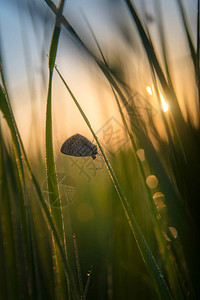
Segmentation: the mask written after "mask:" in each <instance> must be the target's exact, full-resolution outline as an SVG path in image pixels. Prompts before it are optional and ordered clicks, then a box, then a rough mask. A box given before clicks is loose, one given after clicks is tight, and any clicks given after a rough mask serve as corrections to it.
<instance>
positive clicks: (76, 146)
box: [60, 133, 99, 159]
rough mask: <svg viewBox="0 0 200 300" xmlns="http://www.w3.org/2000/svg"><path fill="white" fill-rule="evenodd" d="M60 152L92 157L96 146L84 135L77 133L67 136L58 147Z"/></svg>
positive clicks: (94, 156) (94, 154)
mask: <svg viewBox="0 0 200 300" xmlns="http://www.w3.org/2000/svg"><path fill="white" fill-rule="evenodd" d="M60 151H61V153H63V154H66V155H70V156H76V157H87V156H91V157H92V158H93V159H95V158H96V155H98V154H99V153H98V152H97V146H96V145H94V144H93V143H91V142H90V141H89V140H88V139H87V138H86V137H84V136H82V135H81V134H79V133H77V134H74V135H72V136H71V137H70V138H68V139H67V140H66V141H65V142H64V143H63V144H62V147H61V149H60Z"/></svg>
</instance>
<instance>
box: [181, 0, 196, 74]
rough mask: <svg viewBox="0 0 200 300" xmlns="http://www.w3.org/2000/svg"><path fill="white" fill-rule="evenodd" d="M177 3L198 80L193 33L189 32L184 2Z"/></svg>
mask: <svg viewBox="0 0 200 300" xmlns="http://www.w3.org/2000/svg"><path fill="white" fill-rule="evenodd" d="M176 2H177V4H178V7H179V11H180V16H181V18H182V22H183V28H184V29H185V33H186V37H187V42H188V45H189V48H190V53H191V58H192V62H193V65H194V70H195V72H196V78H197V64H196V63H197V58H196V52H195V48H194V44H193V41H192V37H191V33H190V30H189V26H188V22H187V18H186V13H185V9H184V6H183V2H182V0H176Z"/></svg>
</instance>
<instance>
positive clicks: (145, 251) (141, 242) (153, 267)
mask: <svg viewBox="0 0 200 300" xmlns="http://www.w3.org/2000/svg"><path fill="white" fill-rule="evenodd" d="M56 71H57V73H58V75H59V76H60V78H61V80H62V81H63V83H64V85H65V87H66V88H67V90H68V92H69V94H70V96H71V97H72V99H73V101H74V103H75V104H76V106H77V108H78V110H79V112H80V113H81V115H82V117H83V119H84V121H85V122H86V124H87V126H88V128H89V129H90V131H91V133H92V135H93V137H94V139H95V141H96V143H97V145H98V147H99V149H100V151H101V153H102V156H103V158H104V161H105V163H106V166H107V169H108V172H109V175H110V177H111V179H112V182H113V184H114V187H115V189H116V191H117V193H118V196H119V199H120V201H121V204H122V206H123V209H124V212H125V215H126V218H127V221H128V224H129V226H130V228H131V231H132V233H133V235H134V237H135V239H136V242H137V244H138V247H139V249H140V252H141V255H142V257H143V260H144V262H145V264H146V266H147V269H148V270H149V272H150V274H151V276H152V279H153V281H154V283H155V286H156V289H157V292H158V294H159V295H160V297H161V298H162V299H172V296H171V294H170V291H169V289H168V287H167V285H166V282H165V280H164V277H163V275H162V274H161V272H160V269H159V267H158V265H157V264H156V261H155V259H154V257H153V255H152V253H151V250H150V248H149V246H148V244H147V242H146V240H145V238H144V236H143V234H142V232H141V230H140V228H139V226H138V224H137V222H136V220H135V217H134V215H133V212H132V210H131V208H130V205H129V203H128V201H127V199H126V198H125V196H124V193H123V191H122V189H121V186H120V185H119V182H118V180H117V178H116V176H115V174H114V172H113V170H112V167H111V165H110V163H109V161H108V159H107V157H106V155H105V153H104V151H103V148H102V147H101V144H100V143H99V140H98V138H97V136H96V135H95V133H94V131H93V129H92V126H91V124H90V122H89V120H88V118H87V117H86V115H85V113H84V112H83V110H82V108H81V106H80V105H79V103H78V101H77V100H76V98H75V96H74V95H73V93H72V92H71V90H70V88H69V87H68V85H67V83H66V82H65V80H64V78H63V77H62V75H61V74H60V72H59V71H58V69H57V67H56Z"/></svg>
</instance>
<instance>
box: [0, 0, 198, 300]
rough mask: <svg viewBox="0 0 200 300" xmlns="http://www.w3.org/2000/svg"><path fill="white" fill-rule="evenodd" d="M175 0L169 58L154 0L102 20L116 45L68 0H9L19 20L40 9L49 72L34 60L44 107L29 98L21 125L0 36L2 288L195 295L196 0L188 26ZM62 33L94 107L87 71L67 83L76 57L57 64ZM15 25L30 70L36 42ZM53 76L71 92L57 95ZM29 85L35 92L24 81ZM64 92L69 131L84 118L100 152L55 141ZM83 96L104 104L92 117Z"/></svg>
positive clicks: (117, 295) (126, 4)
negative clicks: (66, 150) (78, 152)
mask: <svg viewBox="0 0 200 300" xmlns="http://www.w3.org/2000/svg"><path fill="white" fill-rule="evenodd" d="M40 2H42V5H43V6H41V7H40V6H38V7H40V12H39V10H36V6H37V5H40ZM175 2H176V9H177V12H178V13H179V15H180V19H179V20H178V22H179V26H181V30H182V39H183V40H184V45H186V46H185V47H186V48H187V51H188V55H187V58H185V59H183V62H182V65H181V68H180V66H179V65H178V63H177V64H176V63H174V62H173V63H172V60H171V58H170V57H171V52H172V54H173V51H174V54H175V53H176V50H177V49H175V48H174V49H173V47H171V48H170V50H169V44H168V43H169V38H167V35H166V30H167V25H166V24H164V9H165V4H163V3H162V5H161V2H160V1H157V0H156V1H154V2H153V3H154V8H153V14H152V15H151V14H150V13H149V12H148V11H147V10H146V9H145V7H146V6H145V1H144V2H143V5H141V10H139V9H138V6H137V5H136V4H134V1H132V2H131V1H128V0H127V1H121V2H119V3H118V4H116V6H115V10H116V16H117V17H116V19H114V18H112V17H110V23H112V22H113V23H114V26H115V31H117V32H118V40H114V38H113V41H111V44H112V43H113V45H112V46H113V48H114V51H111V52H109V51H108V50H107V49H106V47H104V45H101V42H99V41H98V38H97V35H96V33H95V30H94V29H93V27H92V26H91V25H90V22H89V21H88V19H87V17H86V16H85V15H84V14H83V13H82V18H83V19H84V23H85V24H86V28H87V32H85V34H86V35H87V38H82V37H81V35H79V33H78V31H76V30H75V28H74V27H73V26H72V25H71V24H70V22H69V21H68V18H67V17H66V16H65V14H64V13H63V10H64V4H65V1H64V0H60V2H59V4H58V5H57V6H56V4H54V3H53V2H51V0H45V1H39V0H38V1H36V2H34V3H35V4H34V5H36V4H37V5H36V6H34V5H33V2H32V4H31V2H30V3H29V2H27V3H29V4H28V5H27V7H25V6H24V7H23V5H24V4H22V3H21V4H20V3H18V2H16V3H15V9H16V14H19V16H20V18H21V20H22V19H23V17H22V15H20V14H21V11H22V10H25V11H26V18H30V19H31V20H32V25H33V27H34V26H35V27H34V28H36V27H37V26H38V23H37V22H38V19H37V17H36V16H37V14H38V15H40V17H41V16H42V20H43V23H42V22H41V23H40V26H41V28H40V29H41V31H42V32H44V37H45V38H44V43H47V44H48V54H47V53H46V55H45V54H44V53H45V50H44V48H45V47H44V45H42V46H41V49H39V50H41V52H42V54H43V57H42V59H41V61H39V70H40V71H41V70H43V71H44V69H45V68H46V70H47V72H46V73H45V72H44V73H42V71H41V74H42V76H41V77H42V78H43V81H42V83H41V81H39V80H38V81H36V82H35V86H36V87H37V91H38V90H39V91H40V96H39V97H41V98H45V99H41V102H42V100H43V101H44V100H45V111H44V112H43V110H41V111H42V117H41V119H40V113H39V111H38V110H37V109H36V107H37V106H36V105H35V104H34V100H33V101H32V102H31V104H30V112H31V118H32V119H31V120H32V121H31V122H32V123H31V127H30V130H29V131H28V133H26V135H27V136H26V138H25V137H24V136H25V135H24V132H23V130H22V128H23V127H24V130H26V131H27V128H26V127H27V123H26V121H24V123H23V120H25V119H24V118H23V116H22V115H21V116H20V117H19V116H17V109H18V105H20V104H18V105H17V103H15V102H14V101H13V99H12V96H13V95H15V91H13V90H12V89H11V85H10V78H9V74H10V73H9V72H8V71H7V70H8V68H7V65H6V64H7V61H9V57H8V53H9V51H10V50H9V51H7V49H6V47H5V45H4V43H1V46H0V66H1V68H0V71H1V79H0V111H1V113H0V135H1V137H0V268H1V269H0V270H1V271H0V297H1V299H199V296H200V291H199V286H200V271H199V270H200V259H199V250H200V247H199V233H200V221H199V220H200V219H199V214H200V184H199V181H200V175H199V174H200V155H199V154H200V130H199V100H200V85H199V82H200V73H199V14H198V12H199V11H198V8H199V1H197V3H196V9H197V16H196V18H197V25H196V28H195V29H194V30H193V29H191V27H190V25H189V22H188V14H187V9H186V8H185V5H184V3H183V2H182V0H177V1H175ZM45 5H46V6H45ZM65 5H66V4H65ZM107 5H108V6H107V7H108V9H110V11H111V10H112V9H114V8H113V7H114V6H112V5H113V4H112V3H110V4H109V3H108V4H107ZM43 7H45V12H46V15H45V14H43V13H42V12H43V11H42V9H43ZM50 11H51V19H50V20H51V24H50V25H49V23H48V22H49V21H48V22H47V19H48V16H49V14H50ZM108 11H109V10H108ZM124 11H125V12H126V13H125V15H123V14H124ZM122 12H123V13H122ZM120 14H121V15H122V16H123V17H121V18H120V17H119V16H120ZM45 17H46V18H47V19H45ZM116 20H117V21H119V22H118V23H117V22H116ZM127 20H128V22H127ZM115 22H116V23H115ZM152 24H153V25H154V27H156V29H157V38H156V39H155V38H154V35H153V34H152V31H151V26H152ZM1 25H2V23H1ZM192 28H193V27H192ZM4 29H5V28H4V26H1V35H2V33H3V31H4ZM47 29H48V30H47ZM174 30H176V28H174ZM46 31H48V33H46ZM35 33H36V34H35V38H36V40H37V30H36V31H35ZM65 34H67V35H68V37H69V36H70V37H72V39H73V41H74V43H75V49H76V51H79V55H80V57H83V60H86V61H87V63H85V64H84V65H85V67H86V68H88V69H89V70H90V72H91V77H92V76H93V77H95V78H96V79H94V80H96V93H97V95H98V97H99V100H100V101H99V102H98V103H95V104H94V105H93V106H91V105H90V104H88V105H87V103H85V102H84V101H83V99H82V98H81V96H80V95H81V93H82V91H81V88H82V87H84V78H81V82H80V83H79V81H78V80H77V82H76V83H75V84H72V87H71V85H70V83H69V82H70V80H68V78H70V68H67V66H66V69H67V72H66V71H65V72H66V73H65V72H63V68H62V63H60V64H59V63H58V64H57V61H59V62H62V59H61V57H62V55H63V53H65V51H67V50H69V49H71V47H72V46H71V45H68V43H64V42H63V41H65ZM103 34H105V36H106V32H104V31H103ZM113 34H114V33H113ZM21 35H22V36H21V41H22V44H23V45H24V49H25V51H24V52H23V56H24V59H25V62H26V64H25V65H26V67H27V69H26V70H27V78H29V79H30V78H31V72H32V70H31V68H30V59H29V58H30V57H29V46H30V45H29V44H28V39H26V38H27V36H26V34H25V28H23V26H22V31H21ZM48 35H49V37H50V38H49V40H48V38H46V37H47V36H48ZM0 37H1V36H0ZM1 40H2V39H1ZM91 41H92V42H91ZM39 44H40V43H39V41H38V48H39ZM60 44H61V45H62V46H60ZM170 46H171V45H170ZM59 47H60V48H59ZM91 49H93V50H91ZM103 49H104V50H103ZM110 49H111V48H110ZM74 51H75V50H74ZM16 53H17V52H16ZM16 60H17V57H16ZM45 62H46V66H45V67H44V64H45ZM37 65H38V62H37ZM47 65H48V66H47ZM47 68H48V69H47ZM94 68H95V73H94ZM74 72H75V71H74V70H73V69H71V73H74ZM41 74H40V75H41ZM66 74H67V75H66ZM94 74H95V75H94ZM47 76H48V77H47ZM77 78H79V74H77ZM29 79H27V81H28V80H29ZM28 82H29V83H30V81H28ZM147 82H148V84H147ZM41 86H42V87H41ZM61 86H62V89H63V91H64V95H65V96H64V95H63V96H62V95H61V96H60V94H57V95H56V96H55V93H56V92H55V91H57V93H58V90H59V89H61ZM74 86H76V89H74ZM103 88H105V90H104V89H103ZM108 90H109V96H108V97H107V98H106V96H105V95H107V91H108ZM29 92H30V94H31V95H32V96H33V99H34V88H33V85H32V84H29ZM21 93H22V94H23V90H21ZM24 93H25V91H24ZM104 93H105V94H104ZM43 95H44V96H43ZM66 95H67V96H66ZM103 95H104V96H103ZM59 97H63V98H64V97H67V98H66V99H67V103H66V104H65V105H66V106H65V108H64V107H63V115H64V110H65V109H66V110H69V111H68V113H67V114H66V115H67V116H68V117H69V121H68V119H67V118H66V117H65V124H67V128H68V129H69V131H70V130H71V129H72V131H73V128H71V127H73V123H72V122H71V121H70V120H73V117H74V120H76V118H79V122H80V131H81V130H82V128H86V130H87V132H88V136H90V137H92V139H93V140H92V139H91V141H92V142H93V143H94V144H95V145H97V147H98V153H99V155H97V158H96V159H95V160H92V158H91V157H73V156H65V155H63V154H61V153H60V147H61V144H62V143H63V142H64V140H62V143H61V144H59V143H58V142H57V141H58V139H57V135H58V136H61V135H62V136H64V133H63V132H62V134H60V133H58V131H59V130H60V129H61V128H62V127H63V123H62V120H63V115H62V114H61V111H62V107H60V104H59V102H58V98H59ZM79 97H80V99H81V100H79ZM104 97H105V99H104ZM64 101H65V100H64ZM60 103H62V102H60ZM90 106H91V107H90ZM58 107H59V108H58ZM71 107H73V112H74V111H75V110H76V113H77V115H78V116H79V117H77V115H76V113H71V111H70V109H71ZM99 107H101V109H99ZM20 109H21V110H20V111H22V114H23V107H22V108H20ZM59 109H60V111H59ZM90 109H91V111H92V112H93V113H91V114H92V115H95V116H96V119H98V118H99V115H100V110H101V112H103V114H102V115H103V117H104V118H103V122H100V123H101V126H98V129H96V125H93V123H92V121H91V120H90ZM55 111H56V113H55ZM24 114H26V113H25V112H24ZM94 119H95V118H93V121H94ZM19 121H20V122H19ZM77 123H78V122H77ZM78 124H79V123H78ZM84 126H85V127H84ZM39 128H40V129H39ZM41 128H42V129H41ZM41 130H42V134H41ZM63 131H64V129H63ZM74 133H76V132H74ZM80 133H81V132H80ZM68 137H69V136H65V139H66V138H68ZM33 141H34V142H33ZM42 145H45V146H44V147H43V146H42Z"/></svg>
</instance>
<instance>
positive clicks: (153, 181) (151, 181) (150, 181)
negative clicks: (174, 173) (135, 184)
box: [146, 175, 158, 189]
mask: <svg viewBox="0 0 200 300" xmlns="http://www.w3.org/2000/svg"><path fill="white" fill-rule="evenodd" d="M146 184H147V185H148V187H149V188H150V189H155V188H156V187H157V185H158V179H157V177H156V176H155V175H149V176H148V177H147V178H146Z"/></svg>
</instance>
